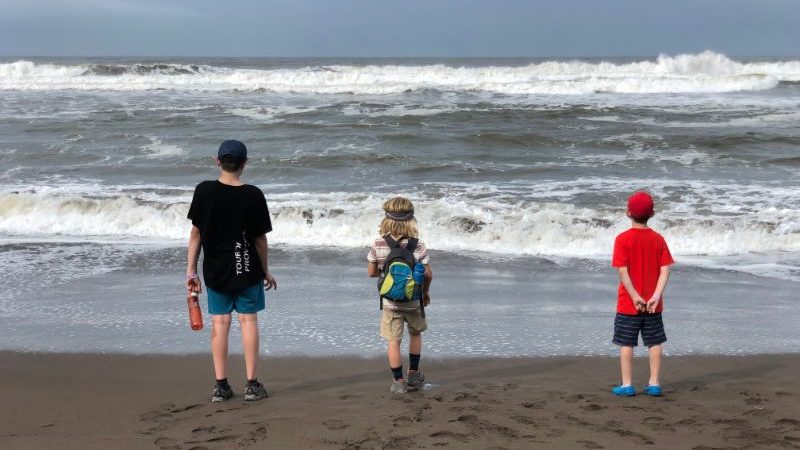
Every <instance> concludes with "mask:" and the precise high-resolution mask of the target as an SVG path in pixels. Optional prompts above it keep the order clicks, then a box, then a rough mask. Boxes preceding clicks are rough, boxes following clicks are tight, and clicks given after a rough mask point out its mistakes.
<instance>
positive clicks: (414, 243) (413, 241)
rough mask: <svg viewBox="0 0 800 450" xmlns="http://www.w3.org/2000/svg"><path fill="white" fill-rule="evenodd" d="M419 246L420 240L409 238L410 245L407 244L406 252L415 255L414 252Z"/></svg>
mask: <svg viewBox="0 0 800 450" xmlns="http://www.w3.org/2000/svg"><path fill="white" fill-rule="evenodd" d="M417 244H419V239H417V238H408V243H407V244H406V250H408V251H410V252H411V253H412V254H413V253H414V250H416V249H417Z"/></svg>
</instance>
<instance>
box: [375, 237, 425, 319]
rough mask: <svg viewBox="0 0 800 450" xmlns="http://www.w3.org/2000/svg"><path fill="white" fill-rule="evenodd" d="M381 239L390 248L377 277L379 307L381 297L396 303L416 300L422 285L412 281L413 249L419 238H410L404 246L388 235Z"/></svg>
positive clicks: (381, 302) (381, 300) (381, 301)
mask: <svg viewBox="0 0 800 450" xmlns="http://www.w3.org/2000/svg"><path fill="white" fill-rule="evenodd" d="M383 239H384V240H385V241H386V243H387V244H389V248H390V250H389V256H387V257H386V262H384V263H383V270H381V274H380V276H379V277H378V295H379V297H380V298H379V300H380V304H381V309H383V299H387V300H391V301H393V302H398V303H402V302H410V301H412V300H416V299H417V297H418V293H419V292H421V290H422V286H421V285H420V286H417V285H418V283H417V282H416V281H414V250H415V249H416V248H417V244H418V243H419V240H418V239H416V238H410V239H409V240H408V244H407V245H406V246H405V248H404V247H401V246H400V242H399V241H395V240H394V239H392V237H391V236H389V235H386V236H384V238H383ZM400 240H402V238H401V239H400Z"/></svg>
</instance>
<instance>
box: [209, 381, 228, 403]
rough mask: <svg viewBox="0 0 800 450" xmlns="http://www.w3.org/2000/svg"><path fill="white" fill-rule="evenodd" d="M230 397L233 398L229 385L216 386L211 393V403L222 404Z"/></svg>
mask: <svg viewBox="0 0 800 450" xmlns="http://www.w3.org/2000/svg"><path fill="white" fill-rule="evenodd" d="M231 397H233V389H231V387H230V385H227V384H226V385H225V386H220V385H217V386H216V387H215V388H214V390H213V391H212V392H211V403H219V402H224V401H225V400H230V399H231Z"/></svg>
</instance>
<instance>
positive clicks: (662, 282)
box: [647, 266, 669, 313]
mask: <svg viewBox="0 0 800 450" xmlns="http://www.w3.org/2000/svg"><path fill="white" fill-rule="evenodd" d="M667 280H669V266H661V272H660V273H659V274H658V282H657V283H656V290H655V292H653V296H652V297H650V300H648V301H647V312H649V313H654V312H656V309H657V308H658V305H659V304H660V303H661V295H662V294H663V293H664V288H666V287H667Z"/></svg>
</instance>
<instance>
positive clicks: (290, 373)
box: [0, 352, 800, 450]
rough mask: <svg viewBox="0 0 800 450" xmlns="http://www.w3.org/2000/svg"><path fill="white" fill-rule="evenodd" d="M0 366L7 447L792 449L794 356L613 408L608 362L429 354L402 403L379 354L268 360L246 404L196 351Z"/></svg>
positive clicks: (795, 432)
mask: <svg viewBox="0 0 800 450" xmlns="http://www.w3.org/2000/svg"><path fill="white" fill-rule="evenodd" d="M0 360H2V364H0V398H2V399H3V400H4V402H3V408H2V411H3V413H2V417H1V418H0V442H2V445H0V447H2V448H3V449H5V450H11V449H26V450H27V449H40V448H42V449H51V448H52V449H55V448H58V449H108V448H114V449H115V450H122V449H142V448H153V449H196V450H199V449H229V448H231V449H232V448H274V449H293V448H298V449H299V448H303V449H304V448H315V449H406V448H420V449H434V448H451V449H462V448H465V449H473V448H474V449H503V448H505V449H529V448H595V449H599V448H608V449H626V448H682V449H683V448H685V449H712V448H753V449H765V448H800V409H799V408H798V406H797V402H798V399H800V389H799V388H798V384H797V383H796V377H797V374H798V373H800V355H756V356H737V357H723V356H684V357H669V358H667V359H666V360H665V369H664V375H663V379H664V387H665V395H664V397H662V398H649V397H645V396H643V395H639V396H636V397H634V398H626V399H619V398H614V397H612V396H611V395H610V394H609V393H608V390H609V388H610V387H611V385H612V384H614V383H615V382H616V380H617V360H616V359H614V358H604V357H558V358H522V359H496V358H494V359H480V358H474V359H446V360H437V361H432V360H430V359H427V360H423V367H424V370H425V372H426V374H427V378H428V383H430V384H432V385H433V387H432V388H430V389H427V390H421V391H419V392H416V393H410V394H408V395H407V396H405V397H402V398H393V396H392V395H391V394H390V393H389V392H388V387H389V382H390V381H389V372H388V369H386V364H385V363H384V360H383V359H359V358H306V357H297V358H270V359H268V360H265V361H264V363H263V367H262V369H263V370H262V377H261V378H262V379H263V380H264V381H265V382H266V384H267V386H268V388H269V390H270V394H271V398H269V399H266V400H263V401H260V402H255V403H245V402H244V401H242V398H241V394H242V382H241V381H239V380H241V379H242V378H243V376H242V368H241V364H242V363H241V357H240V356H237V355H233V356H232V357H231V363H232V371H231V374H230V376H229V378H230V379H231V380H232V385H233V387H234V390H235V391H236V393H237V394H238V395H237V396H236V397H235V398H234V399H233V400H231V401H229V402H226V403H222V404H211V403H209V401H208V397H209V394H210V388H211V383H210V382H209V380H210V379H211V378H212V371H211V364H210V357H209V356H204V355H191V356H168V355H162V356H134V355H102V354H74V355H64V354H46V353H34V354H25V353H10V352H4V353H0ZM646 372H647V360H646V358H637V359H636V379H637V380H638V381H639V383H638V384H639V385H641V382H642V381H646V376H647V375H646Z"/></svg>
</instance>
